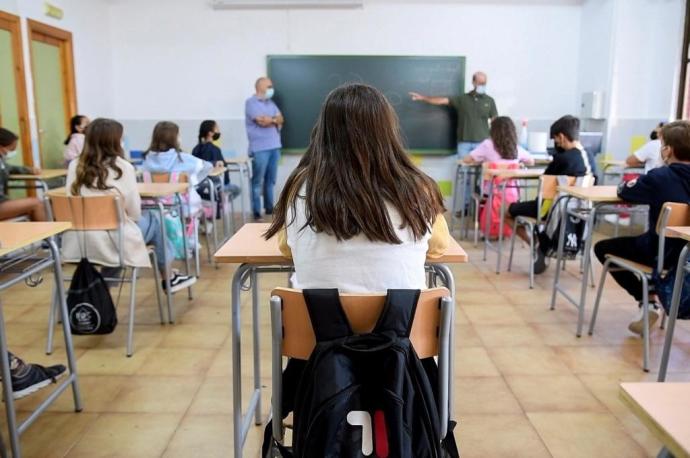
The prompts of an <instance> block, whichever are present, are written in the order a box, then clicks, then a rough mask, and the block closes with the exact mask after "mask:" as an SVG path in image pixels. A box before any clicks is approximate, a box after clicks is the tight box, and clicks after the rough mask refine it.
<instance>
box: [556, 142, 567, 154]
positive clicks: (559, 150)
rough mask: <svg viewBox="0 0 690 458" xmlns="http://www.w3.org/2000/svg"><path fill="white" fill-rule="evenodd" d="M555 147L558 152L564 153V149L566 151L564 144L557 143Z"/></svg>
mask: <svg viewBox="0 0 690 458" xmlns="http://www.w3.org/2000/svg"><path fill="white" fill-rule="evenodd" d="M553 149H554V150H556V152H557V153H562V152H563V151H565V148H563V147H562V146H558V145H555V144H554V145H553Z"/></svg>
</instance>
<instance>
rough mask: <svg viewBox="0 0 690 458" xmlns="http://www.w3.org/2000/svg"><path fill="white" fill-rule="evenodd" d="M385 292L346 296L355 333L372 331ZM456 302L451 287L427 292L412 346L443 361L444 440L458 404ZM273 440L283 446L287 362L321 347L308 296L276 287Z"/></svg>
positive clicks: (422, 355)
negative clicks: (453, 345)
mask: <svg viewBox="0 0 690 458" xmlns="http://www.w3.org/2000/svg"><path fill="white" fill-rule="evenodd" d="M385 300H386V294H385V293H376V294H341V295H340V301H341V304H342V306H343V309H344V311H345V314H346V315H347V318H348V321H349V322H350V326H351V327H352V331H353V332H354V333H357V334H364V333H367V332H371V331H372V330H373V329H374V326H375V324H376V321H377V320H378V317H379V315H380V314H381V312H382V311H383V306H384V303H385ZM452 313H453V300H452V299H451V298H450V293H449V292H448V290H447V289H446V288H433V289H427V290H423V291H422V292H421V294H420V296H419V300H418V302H417V310H416V313H415V318H414V322H413V324H412V330H411V332H410V341H411V342H412V346H413V347H414V349H415V351H416V353H417V355H418V356H419V358H420V359H421V358H431V357H434V356H437V357H438V368H439V387H438V393H439V399H438V404H439V414H440V417H441V418H440V420H441V423H440V424H441V427H442V431H441V437H445V436H446V432H447V426H448V420H449V415H450V414H449V412H450V405H449V404H450V401H449V400H450V399H452V396H451V391H452V374H451V371H450V367H451V351H452V349H451V342H452V334H451V333H452V332H453V328H452ZM271 329H272V336H273V354H272V381H273V386H272V390H271V393H272V397H271V408H272V413H273V415H272V417H273V437H274V439H275V440H276V441H277V442H278V443H282V441H283V423H282V418H283V415H282V410H281V405H282V404H281V403H282V373H283V364H282V357H283V356H285V357H287V358H297V359H302V360H307V359H309V356H310V355H311V352H312V350H313V349H314V347H315V345H316V338H315V335H314V330H313V329H312V326H311V320H310V318H309V312H308V310H307V305H306V303H305V300H304V296H303V294H302V291H300V290H295V289H288V288H276V289H275V290H273V292H272V293H271Z"/></svg>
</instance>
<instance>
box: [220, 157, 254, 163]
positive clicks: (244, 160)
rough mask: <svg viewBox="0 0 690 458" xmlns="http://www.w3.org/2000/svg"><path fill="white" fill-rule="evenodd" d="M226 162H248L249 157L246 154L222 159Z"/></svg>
mask: <svg viewBox="0 0 690 458" xmlns="http://www.w3.org/2000/svg"><path fill="white" fill-rule="evenodd" d="M224 160H225V163H226V164H248V163H249V158H248V157H247V156H242V157H231V158H229V159H224Z"/></svg>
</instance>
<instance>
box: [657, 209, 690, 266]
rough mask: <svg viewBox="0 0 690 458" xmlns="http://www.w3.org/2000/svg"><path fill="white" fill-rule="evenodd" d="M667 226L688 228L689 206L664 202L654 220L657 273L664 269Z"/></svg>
mask: <svg viewBox="0 0 690 458" xmlns="http://www.w3.org/2000/svg"><path fill="white" fill-rule="evenodd" d="M668 226H690V205H688V204H681V203H678V202H666V203H665V204H664V205H663V206H662V207H661V212H660V213H659V218H658V219H657V220H656V233H657V234H658V235H659V251H658V253H657V266H656V267H657V271H658V272H661V271H663V268H664V257H665V247H666V234H665V233H666V228H667V227H668Z"/></svg>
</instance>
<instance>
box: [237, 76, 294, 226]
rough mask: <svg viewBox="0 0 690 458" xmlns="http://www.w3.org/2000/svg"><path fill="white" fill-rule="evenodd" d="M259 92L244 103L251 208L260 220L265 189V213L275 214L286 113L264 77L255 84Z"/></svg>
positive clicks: (269, 82)
mask: <svg viewBox="0 0 690 458" xmlns="http://www.w3.org/2000/svg"><path fill="white" fill-rule="evenodd" d="M254 87H255V89H256V94H254V95H253V96H251V97H249V98H248V99H247V101H246V102H245V104H244V115H245V126H246V128H247V139H248V140H249V156H250V157H251V158H252V211H253V213H254V219H255V220H257V221H260V220H261V192H262V191H263V198H264V210H265V211H266V215H271V214H273V188H274V186H275V184H276V175H277V174H278V161H279V160H280V148H281V147H282V143H281V142H280V129H281V128H282V127H283V122H284V121H285V120H284V119H283V115H282V113H281V112H280V110H279V109H278V106H276V104H275V103H274V102H273V100H271V98H272V97H273V94H274V89H273V82H272V81H271V80H270V79H268V78H266V77H263V76H262V77H261V78H259V79H258V80H256V83H255V85H254Z"/></svg>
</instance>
